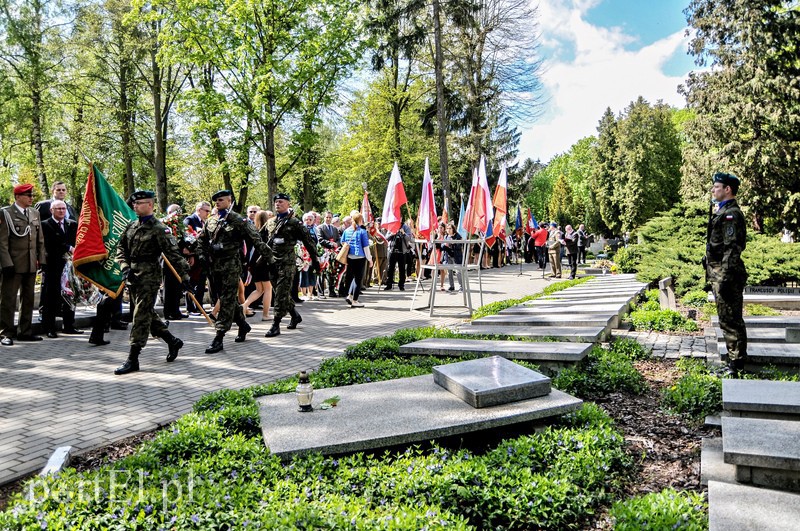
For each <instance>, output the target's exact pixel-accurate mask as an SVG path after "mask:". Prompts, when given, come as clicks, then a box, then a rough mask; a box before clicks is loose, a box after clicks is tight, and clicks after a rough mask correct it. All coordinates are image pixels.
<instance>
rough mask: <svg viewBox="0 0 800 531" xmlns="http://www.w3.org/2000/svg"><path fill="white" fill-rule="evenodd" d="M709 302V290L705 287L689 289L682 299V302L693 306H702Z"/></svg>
mask: <svg viewBox="0 0 800 531" xmlns="http://www.w3.org/2000/svg"><path fill="white" fill-rule="evenodd" d="M707 303H708V292H706V291H705V290H703V289H693V290H690V291H687V292H686V294H685V295H684V296H683V298H682V299H681V304H683V305H684V306H691V307H692V308H702V307H703V306H705V305H706V304H707Z"/></svg>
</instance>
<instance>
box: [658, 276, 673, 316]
mask: <svg viewBox="0 0 800 531" xmlns="http://www.w3.org/2000/svg"><path fill="white" fill-rule="evenodd" d="M658 302H659V304H661V308H663V309H664V310H675V309H676V308H677V304H676V303H675V289H674V288H673V287H672V277H667V278H662V279H661V280H659V281H658Z"/></svg>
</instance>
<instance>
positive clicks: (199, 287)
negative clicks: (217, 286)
mask: <svg viewBox="0 0 800 531" xmlns="http://www.w3.org/2000/svg"><path fill="white" fill-rule="evenodd" d="M210 213H211V203H209V202H208V201H200V202H199V203H197V205H196V206H195V208H194V213H193V214H191V215H189V216H186V217H185V218H183V224H184V225H186V226H187V227H191V228H192V229H193V230H194V233H195V235H199V234H200V232H202V230H203V226H204V225H205V223H206V219H208V215H209V214H210ZM187 261H188V262H189V279H190V282H191V283H192V289H193V291H194V295H195V298H196V299H197V302H199V303H200V304H203V297H205V294H206V274H205V271H204V270H203V267H202V264H200V260H197V259H196V257H194V256H191V255H190V256H188V257H187ZM186 311H187V312H188V313H189V315H200V310H199V309H198V308H197V307H196V306H195V304H194V301H193V300H192V299H191V298H189V297H186Z"/></svg>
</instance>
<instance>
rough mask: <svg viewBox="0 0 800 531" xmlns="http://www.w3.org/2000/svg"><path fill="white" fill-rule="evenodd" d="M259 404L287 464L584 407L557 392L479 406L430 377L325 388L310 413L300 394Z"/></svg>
mask: <svg viewBox="0 0 800 531" xmlns="http://www.w3.org/2000/svg"><path fill="white" fill-rule="evenodd" d="M313 379H314V377H313V374H312V375H311V380H312V382H313ZM334 396H338V397H339V398H340V400H339V403H338V405H337V406H336V407H334V408H331V409H327V410H320V409H319V404H320V403H321V402H322V401H323V400H326V399H329V398H332V397H334ZM257 402H258V404H259V415H260V418H261V426H262V431H263V435H264V441H265V443H266V445H267V447H268V448H269V449H270V451H271V452H272V453H274V454H276V455H278V456H280V457H281V458H283V459H288V458H289V457H291V456H292V455H294V454H300V453H308V452H320V453H322V454H325V455H332V454H342V453H349V452H357V451H364V450H376V449H380V448H386V447H389V446H395V445H401V444H412V443H418V442H424V441H430V440H434V439H437V438H440V437H449V436H454V435H464V434H468V433H472V432H476V431H483V430H488V429H493V428H499V427H503V426H511V425H515V424H522V423H534V422H540V421H544V420H546V419H549V418H552V417H557V416H560V415H563V414H565V413H570V412H572V411H575V410H577V409H579V408H580V407H581V404H582V403H583V402H582V401H581V400H580V399H578V398H575V397H573V396H570V395H568V394H566V393H563V392H561V391H558V390H557V389H552V390H551V392H550V394H548V395H545V396H542V397H538V398H531V399H528V400H522V401H519V402H511V403H508V404H503V405H500V406H494V407H489V408H481V409H475V408H473V407H472V406H470V405H469V404H467V403H465V402H464V401H463V400H461V399H460V398H458V397H457V396H455V395H453V394H452V393H450V392H449V391H447V390H446V389H444V388H442V387H440V386H439V385H437V384H436V383H434V381H433V377H432V376H431V375H430V374H426V375H423V376H415V377H413V378H401V379H397V380H388V381H384V382H374V383H367V384H359V385H348V386H343V387H332V388H327V389H319V390H316V391H314V400H313V404H314V407H315V410H314V411H312V412H311V413H299V412H298V411H297V399H296V398H295V395H294V393H285V394H280V395H270V396H262V397H259V398H258V399H257Z"/></svg>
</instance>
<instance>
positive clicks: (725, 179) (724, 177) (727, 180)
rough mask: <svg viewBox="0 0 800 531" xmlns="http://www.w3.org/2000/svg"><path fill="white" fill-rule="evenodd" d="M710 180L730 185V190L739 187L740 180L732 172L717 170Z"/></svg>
mask: <svg viewBox="0 0 800 531" xmlns="http://www.w3.org/2000/svg"><path fill="white" fill-rule="evenodd" d="M711 182H712V184H713V183H721V184H722V185H723V186H730V187H731V189H732V190H734V191H736V190H738V189H739V185H740V184H741V182H740V181H739V178H738V177H737V176H735V175H733V174H732V173H723V172H717V173H715V174H714V176H713V177H712V178H711Z"/></svg>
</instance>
